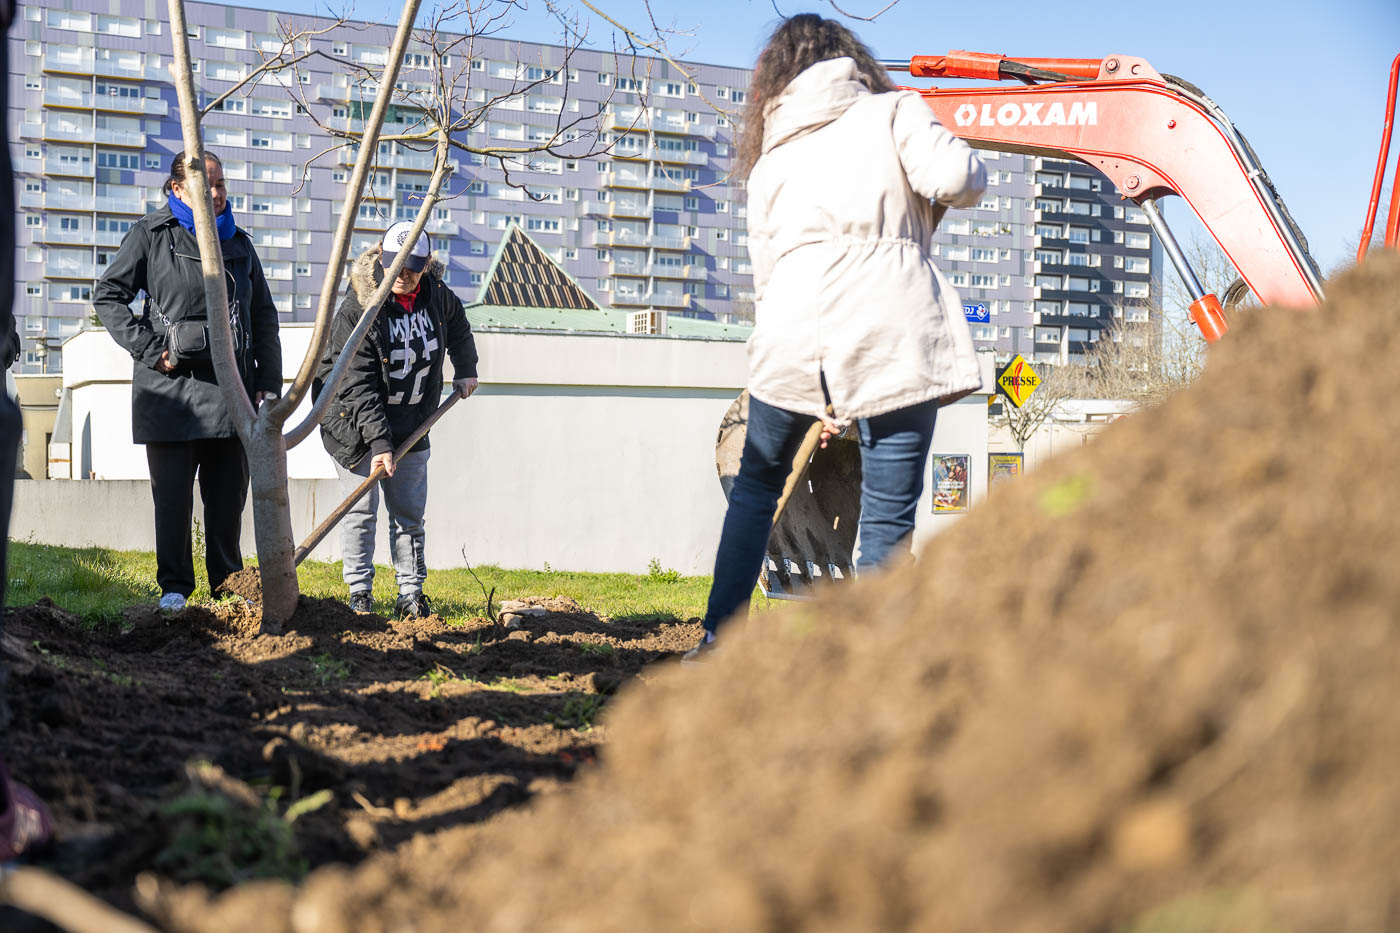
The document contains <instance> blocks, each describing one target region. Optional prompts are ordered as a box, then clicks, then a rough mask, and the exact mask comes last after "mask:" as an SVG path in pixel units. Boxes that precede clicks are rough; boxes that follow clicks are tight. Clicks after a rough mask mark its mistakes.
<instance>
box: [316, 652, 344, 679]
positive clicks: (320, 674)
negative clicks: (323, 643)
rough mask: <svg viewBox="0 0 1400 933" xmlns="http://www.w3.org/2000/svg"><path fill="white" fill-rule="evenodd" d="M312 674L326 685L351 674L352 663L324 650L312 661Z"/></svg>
mask: <svg viewBox="0 0 1400 933" xmlns="http://www.w3.org/2000/svg"><path fill="white" fill-rule="evenodd" d="M310 664H311V676H312V677H314V678H315V679H316V681H317V682H318V683H320V684H321V686H323V687H326V686H329V685H330V684H332V683H335V682H336V681H338V680H344V679H345V678H347V677H349V676H350V664H349V663H348V662H346V661H342V660H340V659H339V658H336V657H332V656H331V655H330V654H328V653H325V652H322V653H321V654H318V655H316V657H314V658H312V659H311V661H310Z"/></svg>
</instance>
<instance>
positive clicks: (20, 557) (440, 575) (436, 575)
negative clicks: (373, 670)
mask: <svg viewBox="0 0 1400 933" xmlns="http://www.w3.org/2000/svg"><path fill="white" fill-rule="evenodd" d="M656 563H657V567H656V571H655V572H654V573H647V574H628V573H581V572H569V571H559V570H505V569H502V568H500V567H492V566H483V567H475V568H474V569H475V571H476V575H477V576H478V577H480V579H481V581H482V583H484V584H485V585H486V587H488V590H489V588H492V587H494V589H495V602H496V604H497V605H499V604H500V603H501V602H502V601H503V600H507V599H523V598H525V597H528V596H567V597H569V598H571V599H574V600H577V601H578V603H579V604H580V605H582V606H586V607H587V608H588V609H591V610H592V611H594V612H596V613H598V614H600V615H603V616H608V617H611V618H626V619H628V620H629V621H640V620H645V621H652V622H678V621H685V620H687V619H694V618H698V617H700V616H702V615H704V613H705V602H706V599H707V598H708V596H709V592H710V578H709V577H707V576H694V577H686V576H681V575H680V574H678V573H676V572H675V571H674V570H662V569H660V564H659V562H656ZM196 568H197V570H196V572H197V574H198V575H199V578H200V581H201V582H200V586H199V588H198V589H196V590H195V592H194V595H193V596H192V597H191V599H192V601H194V602H206V603H207V602H208V601H209V600H210V594H209V589H208V585H207V583H205V582H204V568H203V566H202V562H197V563H196ZM340 569H341V565H340V563H339V562H336V563H324V562H316V561H307V562H306V563H304V564H302V565H301V567H300V568H299V569H298V577H299V580H300V585H301V591H302V593H304V594H305V595H307V596H318V597H327V598H331V599H341V600H344V599H347V598H348V596H349V594H348V592H347V590H346V588H345V583H344V582H343V581H342V580H341V576H340ZM9 575H10V579H9V594H8V601H9V604H10V605H12V606H24V605H28V604H30V603H33V602H36V601H38V600H39V599H40V598H42V597H44V596H47V597H49V598H50V599H52V600H53V601H54V603H55V604H57V605H58V606H61V607H62V608H64V609H66V610H68V611H69V612H73V613H76V614H77V615H79V616H80V617H82V618H83V619H84V620H85V623H86V624H88V625H90V626H96V625H106V624H114V623H116V622H117V621H118V619H119V613H120V610H121V609H122V608H124V607H126V606H132V605H137V604H140V603H146V604H149V603H153V602H155V601H156V600H157V599H158V598H159V597H160V592H159V589H158V588H157V587H156V584H155V578H156V559H155V554H153V553H151V552H149V551H116V550H111V549H109V548H95V547H94V548H64V547H55V546H53V545H46V544H33V543H29V542H24V541H12V542H10V568H9ZM424 591H425V592H426V593H427V594H428V596H429V598H430V599H432V601H433V608H434V610H435V611H436V612H438V613H439V614H440V615H441V616H442V617H443V618H444V619H446V620H447V621H448V622H453V623H459V624H460V623H462V622H467V621H470V620H472V619H478V618H484V617H486V615H487V611H486V610H487V607H486V594H485V593H483V592H482V587H481V585H479V584H478V583H477V581H476V580H474V579H472V576H471V573H470V572H469V571H468V570H466V569H465V568H460V569H452V570H430V571H429V572H428V580H427V583H426V584H425V586H424ZM397 596H398V587H397V585H396V584H395V582H394V572H393V569H392V568H389V567H382V566H381V567H379V568H378V570H377V572H376V574H375V585H374V597H375V600H376V604H377V605H379V606H392V605H393V604H394V600H395V599H396V598H397ZM753 608H754V611H755V612H762V611H765V610H767V609H768V608H770V607H769V605H768V600H766V599H764V598H763V596H762V595H761V594H759V593H758V591H757V590H755V591H754V601H753Z"/></svg>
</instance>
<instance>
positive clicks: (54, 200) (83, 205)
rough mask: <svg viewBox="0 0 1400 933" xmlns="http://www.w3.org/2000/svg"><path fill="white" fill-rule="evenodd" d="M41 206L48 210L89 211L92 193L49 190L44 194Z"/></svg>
mask: <svg viewBox="0 0 1400 933" xmlns="http://www.w3.org/2000/svg"><path fill="white" fill-rule="evenodd" d="M41 206H42V207H43V208H44V209H45V210H50V211H53V210H70V211H90V210H92V195H91V194H77V193H73V192H68V191H49V192H47V193H45V194H44V196H43V203H42V205H41Z"/></svg>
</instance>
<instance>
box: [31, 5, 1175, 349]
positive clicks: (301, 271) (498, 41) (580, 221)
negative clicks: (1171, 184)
mask: <svg viewBox="0 0 1400 933" xmlns="http://www.w3.org/2000/svg"><path fill="white" fill-rule="evenodd" d="M62 2H64V3H65V4H66V5H67V7H69V8H63V9H60V8H58V6H57V4H56V2H54V0H50V5H43V4H40V5H30V6H24V7H22V8H21V9H22V10H23V15H22V16H21V17H20V18H19V21H18V22H16V23H15V24H14V26H13V27H12V29H11V31H10V43H11V56H10V61H11V66H10V67H11V70H12V74H11V75H10V81H11V85H10V86H11V89H12V90H11V95H10V107H11V112H10V114H9V115H8V118H9V120H10V126H11V127H12V128H16V129H17V130H18V132H17V133H15V134H14V137H13V141H12V147H13V153H12V154H13V156H14V159H15V171H16V173H17V178H16V180H15V181H16V186H17V188H18V200H19V205H20V216H19V217H18V218H17V221H16V222H17V224H18V227H19V230H18V247H17V255H16V270H17V271H16V275H17V277H18V282H17V285H16V306H15V313H16V317H17V318H18V321H19V326H20V336H21V338H22V344H23V348H24V356H23V358H22V360H21V363H20V366H19V368H20V369H21V370H22V371H26V372H38V371H45V370H47V371H54V370H57V369H58V368H59V367H60V366H61V360H59V359H58V356H59V353H58V346H59V344H60V343H61V341H62V339H63V338H65V337H67V336H70V335H71V334H73V333H76V332H77V331H78V330H79V329H81V328H82V327H83V326H85V325H86V324H87V322H88V321H89V320H90V317H91V314H92V309H91V304H90V298H91V294H92V286H93V282H94V281H95V280H96V279H97V278H98V277H100V276H101V274H102V271H103V268H104V267H105V265H106V263H107V262H108V261H109V260H110V258H111V256H112V255H113V254H114V253H115V251H116V249H117V247H118V246H119V245H120V243H121V240H122V237H123V236H124V235H125V233H126V232H127V231H128V230H129V229H130V227H131V225H132V224H133V223H134V222H135V221H137V220H138V219H139V218H140V217H141V216H142V215H143V214H145V213H146V212H147V211H149V210H153V209H155V208H156V207H158V206H159V205H161V204H162V203H164V195H163V194H162V192H161V186H162V184H163V183H164V181H165V178H166V177H167V175H168V172H169V168H170V163H171V160H172V158H173V156H174V155H175V153H176V152H178V151H179V150H180V149H181V148H182V147H183V143H182V140H181V135H180V128H179V119H178V105H177V102H176V98H175V90H174V87H173V85H172V84H171V82H170V74H169V66H170V63H171V37H170V35H169V25H168V24H167V23H166V22H164V21H163V20H162V19H161V18H160V17H162V16H163V15H164V7H162V6H151V5H150V4H149V3H146V2H138V0H105V2H102V3H98V2H97V0H62ZM84 7H86V8H84ZM186 12H187V17H188V22H189V41H190V52H191V57H192V59H193V60H194V68H195V70H196V74H195V79H196V85H197V87H198V89H199V91H200V94H201V104H202V105H207V104H210V103H213V102H215V101H217V100H218V99H219V98H220V97H221V96H223V95H227V96H226V97H224V99H223V100H222V101H221V102H219V103H218V105H217V107H216V108H215V109H213V110H212V111H211V112H210V113H209V114H208V115H207V116H206V117H205V119H204V133H205V145H206V147H207V148H208V149H210V150H212V151H214V152H216V153H218V155H219V156H220V157H221V158H222V160H223V165H224V174H225V176H226V178H227V179H228V189H229V198H230V200H231V201H232V202H233V206H234V210H235V212H236V213H237V217H238V222H239V224H240V225H241V226H242V227H243V228H244V229H246V230H248V231H249V233H250V234H251V235H252V236H253V239H254V241H255V243H256V244H257V247H258V251H259V255H260V256H261V258H262V261H263V267H264V270H265V272H266V274H267V277H268V280H269V283H270V285H271V286H272V289H273V293H274V298H275V300H276V302H277V306H278V308H279V310H280V311H281V312H282V314H283V319H284V320H286V321H304V320H309V319H310V318H311V317H312V315H313V314H314V310H315V306H316V304H317V300H318V297H319V292H320V288H321V284H322V282H323V279H324V275H325V262H326V257H327V256H328V255H329V252H330V243H331V239H332V236H333V230H334V228H335V226H336V224H337V223H338V221H339V216H340V211H341V210H342V205H343V202H344V184H345V181H346V178H347V176H348V174H349V172H350V170H351V166H352V164H353V162H354V157H355V149H354V148H353V147H351V146H343V145H341V144H342V143H343V142H344V139H345V138H344V137H343V136H341V137H337V136H336V134H337V133H345V132H355V131H357V130H358V129H359V128H360V126H361V125H362V120H363V117H364V116H365V115H366V114H367V113H368V111H369V108H370V107H371V106H372V104H373V101H374V98H375V93H376V88H375V86H374V85H373V83H372V81H370V80H369V78H368V75H370V74H372V73H373V71H374V70H375V69H378V68H380V67H382V66H383V64H384V62H385V61H386V59H387V48H388V45H389V41H390V37H391V35H392V29H391V28H390V27H387V26H382V25H373V24H363V23H355V24H349V25H347V26H346V27H344V28H335V29H329V28H328V27H331V26H333V25H334V22H333V21H332V20H329V19H325V18H318V17H306V16H295V17H288V16H286V15H283V14H278V13H273V12H267V11H262V10H254V9H248V8H244V7H237V6H229V5H223V4H214V3H195V2H191V3H189V4H187V9H186ZM288 25H292V26H294V27H295V28H298V29H309V30H312V31H313V33H314V34H312V35H310V36H309V37H308V38H306V39H305V40H304V41H301V42H298V43H297V44H296V46H295V48H294V49H293V50H292V52H293V54H294V55H301V54H302V53H304V52H308V51H309V52H312V53H314V54H312V55H311V56H310V57H306V58H303V59H302V60H300V61H299V62H298V63H297V64H296V67H295V68H287V69H284V70H282V71H280V72H277V73H274V74H265V75H263V76H261V77H260V79H259V80H257V81H256V82H251V81H250V82H248V83H246V84H241V85H240V82H243V81H244V80H245V79H246V78H248V76H249V75H250V74H251V73H252V72H253V71H254V69H256V68H257V67H258V66H259V65H260V64H261V63H262V62H263V60H264V56H268V55H276V54H278V53H279V52H281V51H282V50H283V40H282V36H283V35H284V34H285V29H286V27H287V26H288ZM352 27H353V28H352ZM443 64H444V66H445V67H444V71H445V72H446V73H447V74H449V75H453V76H455V82H456V86H457V97H458V101H457V102H458V107H457V108H456V109H455V112H456V113H458V114H461V113H468V112H471V111H472V110H473V109H479V112H480V118H479V119H474V120H473V121H471V122H473V124H474V125H473V126H472V128H471V130H470V131H465V132H461V133H458V134H456V135H455V137H454V142H455V143H456V145H455V146H454V149H453V152H452V154H451V156H452V159H453V166H454V169H455V171H454V173H453V175H452V177H451V178H450V179H449V181H448V183H447V185H446V188H445V190H444V193H445V195H446V196H447V198H446V200H445V201H443V202H442V203H440V204H439V205H437V207H436V208H435V209H434V211H433V215H432V217H431V219H430V221H429V224H428V228H427V229H428V231H429V234H430V235H431V236H433V237H434V245H435V246H436V247H438V248H439V249H441V250H443V251H444V252H445V253H446V258H447V260H448V262H447V269H448V271H447V281H448V284H449V285H451V286H452V287H453V288H455V289H456V290H457V292H458V294H460V295H461V296H462V297H463V299H464V300H466V301H471V300H472V299H473V298H474V297H475V295H476V292H477V290H478V289H479V287H480V286H481V283H482V279H483V277H484V275H485V274H486V272H487V270H488V267H489V265H490V262H491V258H492V256H493V255H494V253H495V251H496V246H497V244H498V243H499V242H500V241H501V239H502V237H503V236H504V235H505V232H506V231H507V230H508V229H509V228H510V227H511V225H512V224H516V225H519V226H520V227H521V228H522V229H524V230H525V231H527V232H528V233H529V234H530V236H531V237H532V238H534V240H535V241H536V242H538V243H539V244H540V245H541V247H542V248H543V249H545V250H546V251H547V252H548V253H549V254H550V255H551V256H553V258H554V259H556V260H557V261H558V262H559V263H560V264H561V265H562V266H563V268H565V269H566V270H567V271H568V273H569V274H570V275H571V276H572V277H573V278H574V280H575V281H577V282H578V283H579V284H580V285H581V286H583V287H584V288H585V289H588V290H589V291H590V292H591V293H592V294H593V295H594V296H595V297H596V299H597V301H598V302H599V303H600V304H602V305H609V306H612V307H614V308H621V309H636V310H642V309H657V310H664V311H666V312H668V313H669V314H670V315H672V316H692V317H700V318H715V319H719V320H721V321H724V320H735V319H740V320H742V319H744V318H746V317H748V316H749V315H750V314H751V312H752V298H753V291H752V275H751V267H750V265H749V259H748V253H747V249H746V239H747V237H746V233H745V222H744V213H745V210H744V205H745V195H744V191H743V186H742V183H739V182H737V181H733V180H731V179H730V178H729V167H730V165H731V160H732V157H733V155H734V150H735V128H734V126H733V124H732V119H731V115H732V114H734V113H737V112H739V111H741V110H742V109H743V106H744V104H745V95H746V88H747V85H748V80H749V71H748V70H747V69H744V68H731V67H723V66H716V65H706V64H690V63H686V64H685V66H684V67H685V71H686V72H688V73H689V75H690V77H687V76H686V75H685V74H683V73H682V72H681V71H680V70H679V69H678V68H676V67H675V66H673V65H671V64H669V63H667V62H665V61H660V60H656V59H648V58H633V57H631V56H625V55H619V54H616V53H615V52H613V51H612V50H611V49H606V50H600V49H592V48H580V49H573V50H570V49H566V48H564V47H561V46H556V45H543V44H536V43H524V42H513V41H510V40H508V39H503V38H500V37H499V36H498V35H491V36H477V37H474V38H473V39H472V40H471V42H470V43H463V44H460V45H456V46H453V47H452V48H450V49H449V50H448V52H447V58H446V60H445V61H444V62H443ZM436 73H437V72H436V69H435V67H434V60H433V58H432V56H431V55H430V54H429V50H428V49H427V48H426V47H423V46H422V45H421V44H417V43H415V44H414V45H412V46H411V47H410V51H409V52H408V54H407V55H406V57H405V61H404V67H403V70H402V72H401V73H400V76H399V80H398V82H397V86H398V90H399V91H400V92H402V93H408V94H414V93H424V92H426V91H427V90H428V89H429V88H430V82H431V81H432V78H433V75H434V74H436ZM692 79H693V80H692ZM230 92H232V93H230ZM416 121H417V116H416V112H415V110H414V109H413V108H412V107H410V106H395V107H392V108H390V111H389V114H388V118H387V121H386V123H385V127H384V131H383V132H384V133H385V134H386V135H390V136H393V135H399V136H403V135H411V134H412V132H413V131H414V130H415V128H416V127H417V125H418V124H417V122H416ZM548 140H558V141H559V144H558V145H555V146H552V147H551V149H550V151H538V148H539V147H540V146H541V145H543V144H544V142H545V141H548ZM338 146H339V148H337V147H338ZM510 148H515V149H520V150H528V149H535V150H537V151H533V152H520V153H518V154H515V155H510V154H508V153H505V152H503V150H505V149H510ZM481 149H495V150H496V151H497V152H498V153H501V157H495V156H483V155H482V154H480V153H479V152H473V151H472V150H481ZM984 156H985V157H986V159H987V167H988V174H989V181H990V182H991V184H989V186H988V188H987V193H986V196H985V197H984V199H983V202H982V203H981V204H980V205H979V206H978V207H977V208H975V209H973V210H970V211H954V212H952V213H951V214H950V215H949V217H948V218H947V220H945V222H944V225H943V227H942V228H941V229H940V231H939V233H938V234H937V236H936V243H937V248H938V252H939V256H938V261H939V263H940V264H941V265H942V267H943V268H944V270H945V271H946V272H948V274H949V276H950V278H951V279H952V280H953V283H954V284H955V285H956V286H957V287H958V289H959V290H960V291H961V293H962V295H963V299H964V302H965V303H967V304H969V305H973V306H976V305H984V306H985V307H986V312H987V317H988V320H987V322H985V323H974V324H973V325H972V328H973V336H974V338H975V339H976V344H977V346H978V347H979V348H982V349H987V350H995V351H996V352H997V353H998V355H1000V356H1003V357H1009V356H1010V354H1012V353H1021V354H1023V355H1025V356H1027V358H1033V359H1037V360H1042V361H1059V362H1066V361H1072V360H1075V359H1076V358H1078V357H1080V356H1082V355H1083V354H1084V352H1085V351H1086V350H1087V349H1088V348H1090V347H1091V346H1092V344H1093V343H1094V341H1096V340H1098V339H1103V335H1104V333H1105V332H1106V331H1107V330H1109V329H1112V328H1113V327H1114V325H1116V324H1119V323H1127V322H1133V323H1137V322H1138V319H1139V318H1143V317H1144V316H1145V315H1147V313H1148V312H1147V310H1146V308H1147V306H1148V305H1150V304H1151V303H1152V299H1153V298H1156V297H1157V296H1158V286H1157V285H1156V284H1155V283H1156V281H1157V279H1156V276H1157V275H1158V274H1159V268H1160V265H1161V262H1160V258H1159V257H1160V254H1159V253H1158V252H1157V248H1156V245H1155V243H1156V241H1155V238H1153V237H1152V236H1151V234H1150V229H1149V228H1148V227H1147V226H1146V225H1145V224H1143V223H1141V222H1140V221H1141V219H1142V218H1141V216H1140V212H1138V211H1137V210H1136V208H1134V207H1133V206H1132V205H1131V204H1126V203H1119V202H1118V199H1117V196H1116V194H1115V193H1114V192H1113V191H1112V186H1111V184H1110V183H1109V182H1108V181H1107V180H1106V179H1104V178H1103V177H1102V176H1100V175H1099V174H1098V173H1096V172H1095V171H1094V170H1093V169H1091V168H1089V167H1088V166H1085V165H1082V164H1080V163H1077V162H1069V161H1056V160H1051V159H1040V158H1035V157H1031V156H1024V155H1013V154H1008V153H994V152H992V153H984ZM432 162H433V159H432V153H431V151H430V147H429V146H427V145H425V144H422V143H415V142H409V141H404V140H384V141H381V142H380V144H379V150H378V160H377V168H376V171H375V172H374V174H373V177H372V178H371V179H370V182H369V184H368V186H367V188H366V191H365V199H364V201H363V202H362V203H361V205H360V206H359V208H358V211H357V214H356V219H355V236H354V240H353V242H352V247H351V255H352V257H353V256H354V255H357V254H358V253H359V252H360V251H361V250H363V249H365V248H367V247H368V246H370V245H371V244H373V243H374V242H376V240H377V238H378V236H379V234H380V233H381V232H382V231H383V230H384V229H385V228H387V227H388V226H389V224H391V223H393V222H394V221H396V220H400V219H409V218H412V217H413V216H414V215H415V214H416V212H417V206H418V199H419V197H420V193H421V192H422V191H424V190H425V189H426V186H427V183H428V179H429V177H430V176H429V171H430V169H431V167H432ZM833 184H839V179H833Z"/></svg>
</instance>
